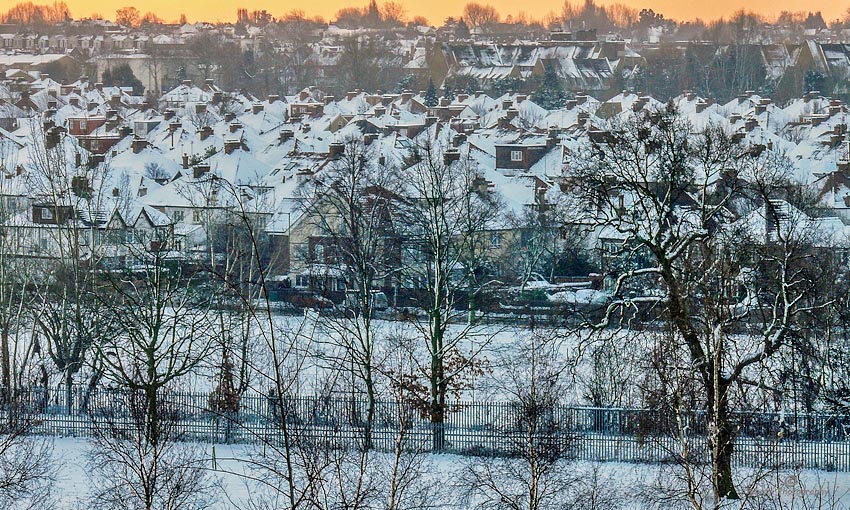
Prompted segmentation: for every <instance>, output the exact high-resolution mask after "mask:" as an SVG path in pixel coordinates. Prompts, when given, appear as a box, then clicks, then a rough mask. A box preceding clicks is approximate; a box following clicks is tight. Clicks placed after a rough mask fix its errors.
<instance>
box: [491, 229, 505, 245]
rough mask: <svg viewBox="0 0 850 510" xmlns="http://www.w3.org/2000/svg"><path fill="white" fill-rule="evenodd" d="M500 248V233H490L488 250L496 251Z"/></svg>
mask: <svg viewBox="0 0 850 510" xmlns="http://www.w3.org/2000/svg"><path fill="white" fill-rule="evenodd" d="M501 247H502V233H501V232H492V233H490V248H492V249H497V248H501Z"/></svg>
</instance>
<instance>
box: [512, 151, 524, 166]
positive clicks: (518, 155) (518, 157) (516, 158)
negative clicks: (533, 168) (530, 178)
mask: <svg viewBox="0 0 850 510" xmlns="http://www.w3.org/2000/svg"><path fill="white" fill-rule="evenodd" d="M511 161H513V162H514V163H517V162H520V161H522V151H511Z"/></svg>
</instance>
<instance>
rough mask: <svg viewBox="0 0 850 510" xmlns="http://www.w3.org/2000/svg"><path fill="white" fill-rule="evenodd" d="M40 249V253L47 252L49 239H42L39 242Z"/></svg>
mask: <svg viewBox="0 0 850 510" xmlns="http://www.w3.org/2000/svg"><path fill="white" fill-rule="evenodd" d="M38 249H39V250H40V251H46V250H47V239H46V238H44V237H42V238H41V239H39V240H38Z"/></svg>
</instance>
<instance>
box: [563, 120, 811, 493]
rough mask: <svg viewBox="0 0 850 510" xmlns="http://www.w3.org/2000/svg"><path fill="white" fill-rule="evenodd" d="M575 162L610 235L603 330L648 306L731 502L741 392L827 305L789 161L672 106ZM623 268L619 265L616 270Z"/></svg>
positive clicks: (584, 191)
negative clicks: (665, 334) (704, 425)
mask: <svg viewBox="0 0 850 510" xmlns="http://www.w3.org/2000/svg"><path fill="white" fill-rule="evenodd" d="M586 148H587V150H586V151H584V152H582V155H581V156H579V157H577V158H575V159H574V162H573V163H574V167H573V168H574V175H573V177H575V180H574V182H575V184H576V192H577V193H578V194H579V195H580V196H582V197H583V198H584V200H585V201H586V202H585V203H586V204H587V205H586V207H587V209H588V211H589V213H590V216H592V217H594V218H596V219H595V220H594V221H595V222H596V225H597V227H599V228H600V229H601V228H608V229H611V231H613V232H616V233H617V235H618V236H619V238H620V239H621V242H620V243H619V249H618V252H617V253H618V254H619V255H620V258H621V260H627V259H630V260H632V261H633V262H637V263H632V264H620V265H619V266H618V267H616V268H613V267H612V268H609V270H608V271H609V277H611V279H610V282H611V289H612V292H613V299H612V301H611V303H610V304H609V305H608V310H607V313H606V319H605V320H604V321H603V322H602V324H599V325H600V326H606V325H610V324H614V323H616V322H617V321H618V320H622V319H623V318H625V319H628V318H631V317H634V316H635V310H638V311H640V310H647V309H648V310H651V312H652V316H653V317H655V318H657V319H659V320H663V321H664V322H665V324H666V326H667V327H669V328H670V329H671V331H672V332H673V333H672V335H671V337H670V340H671V341H672V342H673V346H675V348H674V349H672V350H669V351H668V352H673V353H680V354H681V355H682V356H683V359H681V360H680V361H679V362H680V363H682V364H685V365H686V366H688V367H689V370H692V371H693V374H695V376H696V377H697V380H698V382H699V386H698V387H699V388H700V397H701V404H702V405H704V406H705V408H706V410H707V416H708V420H709V427H708V430H709V431H710V434H709V438H708V440H709V445H710V448H709V450H710V458H711V466H712V474H711V482H712V487H713V490H714V496H715V498H716V500H718V501H719V500H721V499H723V498H727V499H735V498H738V497H739V494H738V492H737V491H736V489H735V485H734V481H733V472H732V452H733V448H734V442H735V430H736V426H735V421H734V418H733V417H732V409H731V406H732V402H733V396H734V392H735V389H736V388H737V387H739V386H740V385H749V384H755V385H756V386H758V380H759V377H760V375H759V370H757V369H758V368H759V367H763V366H765V364H767V363H769V362H770V360H771V359H776V358H775V355H776V354H777V353H779V352H781V351H782V350H783V349H790V348H793V342H792V339H794V338H797V331H798V328H799V324H800V321H801V320H802V318H803V317H805V316H806V314H808V313H810V312H813V311H816V310H818V309H819V308H820V307H822V306H823V305H824V304H825V302H824V301H823V300H822V296H819V295H818V292H816V290H817V289H818V287H821V288H823V283H822V282H821V278H822V276H823V273H822V272H821V270H820V267H819V266H818V263H817V262H816V260H817V256H818V250H817V244H818V241H817V239H815V238H814V237H813V234H814V233H815V232H817V228H816V225H814V224H813V223H812V222H811V221H809V220H807V218H806V217H805V215H803V214H802V213H801V212H800V211H799V210H798V209H796V208H794V207H793V206H791V205H788V202H787V200H791V199H792V196H790V195H791V193H789V190H793V189H794V185H793V183H791V182H789V181H788V180H787V179H786V178H785V175H784V171H785V168H787V167H786V163H785V161H784V159H783V158H782V157H781V156H780V155H778V154H775V153H773V152H771V151H769V150H766V148H765V147H763V146H747V145H745V144H741V143H738V142H737V140H736V139H735V138H733V137H732V136H731V134H729V133H727V132H726V131H724V130H723V129H720V128H715V127H711V126H709V127H707V128H705V129H703V130H700V131H696V130H694V129H693V128H692V127H691V126H690V125H688V123H687V122H686V121H685V120H683V119H682V118H681V117H680V116H679V114H678V113H677V112H676V111H675V109H674V108H673V107H672V106H667V107H665V108H661V109H659V110H653V111H647V112H643V113H637V114H635V115H632V116H631V117H630V118H629V119H628V120H626V121H623V122H621V123H618V124H614V125H611V126H609V128H608V131H607V134H606V139H605V140H604V141H603V142H601V143H596V142H590V143H588V144H587V146H586ZM613 265H614V266H617V264H613Z"/></svg>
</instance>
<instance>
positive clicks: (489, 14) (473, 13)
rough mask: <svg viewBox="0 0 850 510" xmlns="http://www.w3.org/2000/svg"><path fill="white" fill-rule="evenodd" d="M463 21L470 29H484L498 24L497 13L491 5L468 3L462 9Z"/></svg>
mask: <svg viewBox="0 0 850 510" xmlns="http://www.w3.org/2000/svg"><path fill="white" fill-rule="evenodd" d="M463 19H464V20H465V21H466V23H467V24H468V25H469V26H471V27H474V28H481V27H486V26H488V25H492V24H494V23H498V22H499V11H497V10H496V8H495V7H493V6H492V5H482V4H479V3H476V2H469V3H468V4H466V5H465V6H464V8H463Z"/></svg>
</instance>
